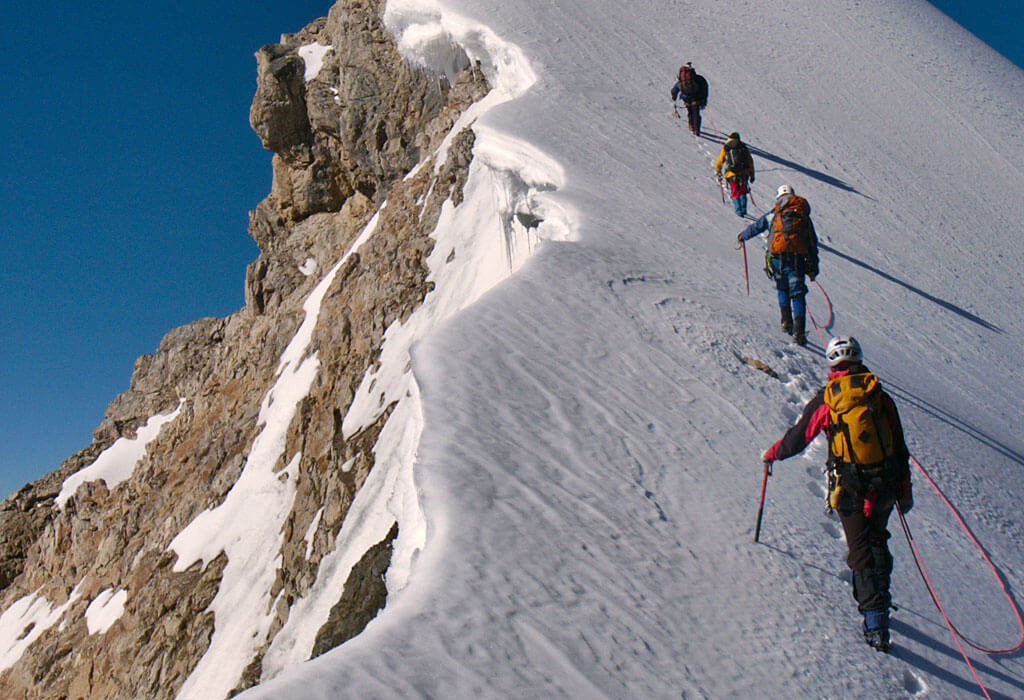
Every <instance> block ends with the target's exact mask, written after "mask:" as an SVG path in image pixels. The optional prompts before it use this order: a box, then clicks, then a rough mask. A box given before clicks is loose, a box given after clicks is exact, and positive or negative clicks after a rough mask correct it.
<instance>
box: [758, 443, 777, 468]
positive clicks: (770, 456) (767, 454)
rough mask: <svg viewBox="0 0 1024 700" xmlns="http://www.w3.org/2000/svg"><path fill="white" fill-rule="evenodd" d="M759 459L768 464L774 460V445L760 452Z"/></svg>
mask: <svg viewBox="0 0 1024 700" xmlns="http://www.w3.org/2000/svg"><path fill="white" fill-rule="evenodd" d="M761 461H762V462H763V463H765V464H767V465H769V466H770V465H771V463H772V462H774V461H775V445H772V446H771V447H769V448H768V449H767V450H765V451H764V452H762V453H761Z"/></svg>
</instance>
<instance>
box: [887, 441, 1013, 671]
mask: <svg viewBox="0 0 1024 700" xmlns="http://www.w3.org/2000/svg"><path fill="white" fill-rule="evenodd" d="M910 461H911V462H913V463H914V466H916V467H917V469H918V471H920V472H921V474H922V475H923V476H924V478H925V479H927V481H928V483H929V484H931V486H932V488H933V489H934V490H935V493H937V494H939V498H941V499H942V502H943V503H945V504H946V507H947V508H949V510H950V512H951V513H953V515H954V516H955V517H956V519H957V522H959V523H960V527H961V528H962V529H963V531H964V532H965V533H967V537H968V538H970V540H971V542H973V543H974V546H975V547H977V548H978V551H979V552H980V553H981V557H982V559H984V560H985V563H986V564H988V568H989V569H990V570H991V571H992V575H993V576H995V578H996V581H998V582H999V586H1000V588H1002V589H1003V595H1005V596H1006V600H1007V601H1009V603H1010V607H1011V608H1012V609H1013V613H1014V615H1016V616H1017V624H1018V625H1020V632H1021V636H1020V640H1019V641H1018V642H1017V644H1016V646H1013V647H1010V648H1008V649H988V648H986V647H983V646H981V645H980V644H975V643H974V642H972V641H971V640H970V639H968V638H967V637H966V636H964V634H963V633H962V632H961V631H960V630H958V629H957V628H956V627H955V626H953V624H952V623H951V622H948V621H947V623H948V624H949V626H950V629H952V630H953V631H954V632H955V633H956V635H957V636H959V637H960V638H961V639H963V640H964V641H965V642H967V644H968V645H970V646H971V647H973V648H974V649H977V650H978V651H981V652H984V653H986V654H1012V653H1014V652H1015V651H1019V650H1020V649H1022V648H1024V618H1022V617H1021V612H1020V608H1019V607H1018V606H1017V603H1016V601H1014V599H1013V596H1011V595H1010V592H1009V591H1008V590H1007V589H1006V584H1005V583H1004V582H1003V577H1002V576H1000V575H999V571H998V569H996V566H995V564H993V563H992V560H991V559H990V558H989V556H988V554H987V553H986V552H985V548H984V547H982V546H981V543H980V542H978V540H977V538H976V537H975V536H974V533H972V532H971V529H970V528H969V527H967V523H966V522H964V519H963V517H962V516H961V515H960V513H959V512H958V511H957V509H956V508H955V507H954V506H953V504H952V503H950V502H949V499H948V498H946V495H945V494H944V493H942V490H941V489H939V487H938V485H937V484H936V483H935V481H933V480H932V478H931V476H929V475H928V472H926V471H925V470H924V467H922V466H921V463H920V462H918V461H917V460H916V459H914V458H913V457H911V458H910ZM902 518H903V515H902V513H901V514H900V519H901V520H902ZM908 532H909V530H908ZM912 549H913V551H914V559H915V560H918V555H917V548H916V547H912ZM917 564H918V566H917V568H918V569H919V570H921V572H922V575H923V577H924V579H925V583H926V584H927V585H928V592H929V593H931V595H932V600H934V601H935V605H936V607H938V608H939V611H940V612H941V611H942V606H941V605H939V600H938V597H937V596H936V595H935V591H934V589H933V588H932V586H931V583H930V582H929V581H928V577H927V575H926V574H924V566H923V565H922V564H921V562H920V561H919V560H918V562H917ZM942 616H943V617H945V616H946V614H945V613H944V612H943V613H942Z"/></svg>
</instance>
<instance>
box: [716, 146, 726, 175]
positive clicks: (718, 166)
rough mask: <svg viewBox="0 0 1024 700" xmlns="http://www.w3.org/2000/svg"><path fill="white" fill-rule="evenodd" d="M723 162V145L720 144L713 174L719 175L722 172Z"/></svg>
mask: <svg viewBox="0 0 1024 700" xmlns="http://www.w3.org/2000/svg"><path fill="white" fill-rule="evenodd" d="M724 162H725V146H722V152H721V153H719V154H718V159H717V160H715V175H718V176H721V174H722V163H724Z"/></svg>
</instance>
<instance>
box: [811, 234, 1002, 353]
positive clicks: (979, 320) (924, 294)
mask: <svg viewBox="0 0 1024 700" xmlns="http://www.w3.org/2000/svg"><path fill="white" fill-rule="evenodd" d="M818 248H819V249H821V250H824V251H827V252H829V253H831V254H832V255H835V256H836V257H839V258H842V259H843V260H846V261H847V262H851V263H853V264H854V265H857V266H858V267H862V268H864V269H865V270H868V271H869V272H874V273H875V274H876V275H878V276H879V277H881V278H882V279H884V280H887V281H889V282H893V283H894V284H898V285H899V286H901V287H903V288H904V289H906V290H908V291H911V292H913V293H914V294H917V295H918V296H920V297H922V298H924V299H927V300H928V301H930V302H932V303H934V304H938V305H939V306H941V307H942V308H944V309H946V310H947V311H952V312H953V313H955V314H956V315H957V316H961V317H962V318H966V319H967V320H968V321H970V322H972V323H976V324H978V325H979V326H981V327H982V328H984V329H986V330H990V331H993V332H995V333H1002V332H1003V329H1002V328H1000V327H999V326H997V325H995V324H994V323H989V322H988V321H986V320H985V319H983V318H981V317H980V316H976V315H975V314H972V313H971V312H970V311H967V310H965V309H961V308H960V307H959V306H957V305H956V304H951V303H950V302H948V301H946V300H945V299H939V298H938V297H937V296H934V295H932V294H929V293H928V292H926V291H924V290H922V289H918V288H917V287H915V286H914V285H912V284H907V283H906V282H904V281H903V280H901V279H898V278H896V277H893V276H892V275H890V274H889V273H888V272H884V271H882V270H879V269H878V268H877V267H874V266H873V265H869V264H868V263H866V262H863V261H862V260H858V259H857V258H855V257H853V256H852V255H848V254H846V253H843V252H841V251H839V250H836V249H835V248H833V247H832V246H830V245H826V244H825V243H822V242H820V241H819V242H818Z"/></svg>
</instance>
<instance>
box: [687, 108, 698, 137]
mask: <svg viewBox="0 0 1024 700" xmlns="http://www.w3.org/2000/svg"><path fill="white" fill-rule="evenodd" d="M686 119H687V121H688V122H689V123H690V128H691V129H692V130H693V133H695V134H697V135H698V136H700V103H698V102H687V103H686Z"/></svg>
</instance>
